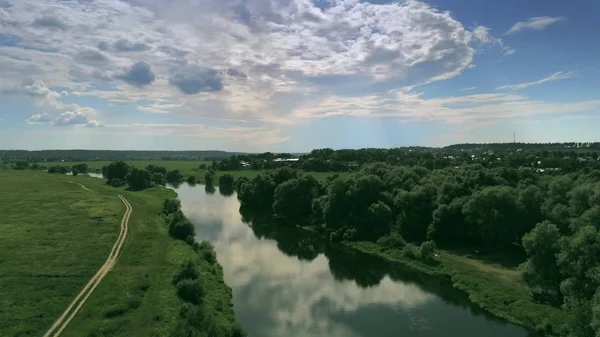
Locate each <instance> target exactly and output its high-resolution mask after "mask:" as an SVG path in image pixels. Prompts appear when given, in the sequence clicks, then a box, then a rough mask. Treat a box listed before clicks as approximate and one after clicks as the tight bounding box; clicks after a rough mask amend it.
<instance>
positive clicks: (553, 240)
mask: <svg viewBox="0 0 600 337" xmlns="http://www.w3.org/2000/svg"><path fill="white" fill-rule="evenodd" d="M560 239H561V235H560V231H559V230H558V227H557V226H556V225H555V224H552V223H550V222H549V221H544V222H541V223H539V224H537V225H536V226H535V228H534V229H533V230H531V231H530V232H529V233H527V234H525V235H524V236H523V240H522V242H523V248H524V249H525V252H526V253H527V255H528V256H529V259H528V260H527V262H526V263H525V265H524V268H525V273H524V275H523V276H524V278H525V281H527V283H528V284H530V285H532V286H540V287H541V288H542V289H543V290H545V291H548V292H550V293H552V294H553V295H554V296H559V295H560V289H559V285H560V281H561V275H560V270H559V268H558V264H557V261H556V256H557V254H558V253H559V252H560Z"/></svg>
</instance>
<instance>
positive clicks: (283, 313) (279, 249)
mask: <svg viewBox="0 0 600 337" xmlns="http://www.w3.org/2000/svg"><path fill="white" fill-rule="evenodd" d="M173 188H174V189H175V191H176V192H177V194H178V195H179V198H180V199H181V205H182V210H183V212H184V213H185V215H186V216H187V217H188V219H189V220H190V221H192V222H193V223H194V224H195V225H196V231H197V239H198V240H209V241H210V242H212V243H213V245H214V246H215V249H216V252H217V258H218V260H219V262H220V264H221V265H222V266H223V270H224V275H225V281H226V282H227V284H228V285H229V286H230V287H231V288H232V289H233V304H234V310H235V314H236V318H237V319H238V321H239V322H240V323H241V324H242V326H243V327H244V329H245V330H246V332H247V333H248V336H249V337H273V336H286V337H309V336H310V337H313V336H328V337H384V336H385V337H393V336H416V337H438V336H439V337H448V336H450V337H454V336H456V337H469V336H472V337H481V336H486V337H496V336H497V337H500V336H501V337H507V336H510V337H521V336H523V337H524V336H529V337H531V336H534V334H532V333H528V332H527V331H526V330H525V329H523V328H521V327H518V326H515V325H511V324H507V323H505V322H503V321H501V320H499V319H495V318H493V317H491V316H490V315H488V314H486V313H484V312H482V311H481V310H480V309H478V308H477V307H475V306H474V305H471V304H470V303H469V302H468V300H467V298H466V296H465V295H464V294H462V293H460V292H457V291H456V290H455V289H454V288H452V287H451V286H449V285H447V284H440V283H439V282H438V281H436V280H432V279H427V278H423V277H422V276H419V275H412V274H411V273H409V272H406V271H403V270H401V269H399V268H397V267H395V268H394V267H393V266H390V265H388V264H387V263H386V262H385V261H382V260H380V259H375V258H371V257H367V256H364V255H363V254H358V253H357V252H347V251H341V250H339V249H338V250H336V249H332V248H330V247H329V248H328V247H325V246H326V245H324V244H323V243H319V240H318V238H316V237H311V235H310V234H306V232H304V231H299V230H293V229H289V230H287V229H286V230H285V231H282V230H281V228H279V229H278V228H273V227H272V226H269V225H265V224H263V223H262V222H261V221H259V220H254V223H252V222H250V221H248V220H245V221H243V220H242V216H241V215H240V212H239V207H240V204H239V202H238V200H237V198H236V196H235V195H229V196H223V195H220V193H219V190H218V188H217V190H216V191H208V192H207V191H206V190H205V186H204V185H197V186H189V185H187V184H182V185H181V186H179V187H173Z"/></svg>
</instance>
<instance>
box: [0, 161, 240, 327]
mask: <svg viewBox="0 0 600 337" xmlns="http://www.w3.org/2000/svg"><path fill="white" fill-rule="evenodd" d="M78 184H83V185H85V186H86V187H87V188H88V189H89V190H91V191H88V190H85V189H83V188H82V186H80V185H78ZM0 186H2V194H1V195H0V198H1V200H0V201H1V202H0V211H1V212H2V214H3V217H2V220H1V221H0V224H1V225H2V229H3V235H2V238H0V247H2V248H1V249H2V254H1V256H2V259H1V261H0V270H1V272H0V289H1V290H0V298H2V305H1V306H0V335H2V336H40V335H42V334H43V332H44V331H45V330H46V329H48V328H49V327H50V325H51V324H52V322H53V321H54V320H55V319H56V318H57V317H58V316H59V315H60V314H61V313H62V311H64V310H65V308H66V307H67V305H68V304H69V303H70V302H71V301H72V299H73V297H74V296H75V294H76V293H77V292H78V291H79V290H80V289H81V288H83V286H84V285H85V284H86V283H87V281H88V280H89V279H90V278H91V276H92V275H93V274H94V273H95V272H96V270H97V269H98V267H99V266H100V265H101V264H102V263H103V261H104V260H105V259H106V256H107V255H108V252H109V251H110V248H111V246H112V245H113V243H114V240H115V239H116V237H117V234H118V228H119V222H120V218H121V216H122V213H123V211H124V206H123V205H122V203H121V201H120V200H119V198H117V196H116V193H117V192H118V193H119V194H122V195H124V196H125V197H126V198H127V200H128V201H129V202H130V204H131V205H132V206H133V213H132V215H131V219H130V226H129V234H128V237H127V241H126V243H125V246H124V249H123V253H122V255H121V256H119V258H118V261H117V264H116V265H115V267H114V268H113V270H111V271H110V272H109V273H108V275H107V276H106V278H105V279H104V280H103V282H102V283H100V285H99V286H98V288H96V290H95V292H94V293H93V294H92V296H91V297H90V298H89V300H88V301H87V302H86V304H85V305H84V306H83V308H82V310H81V311H80V312H79V313H78V315H77V316H75V318H74V320H73V321H72V322H71V323H70V325H69V326H68V327H67V329H66V330H64V332H63V334H62V335H63V336H94V337H98V336H223V337H224V336H232V337H233V336H243V335H244V333H243V331H242V330H241V329H240V328H239V326H238V325H237V324H236V322H235V318H234V315H233V309H232V304H231V289H230V288H229V287H228V286H227V285H226V284H225V283H224V281H223V277H222V271H221V267H220V266H219V264H218V262H217V261H216V259H215V253H214V251H213V250H212V246H211V245H210V244H208V243H206V242H205V243H194V242H192V240H191V239H190V238H188V237H187V236H186V237H185V239H186V240H179V238H180V236H178V234H177V233H176V232H174V231H173V229H172V228H170V226H169V225H170V224H172V221H171V220H172V218H173V215H172V213H173V212H172V211H171V210H172V209H165V205H166V204H173V201H170V202H165V200H175V197H176V195H175V193H174V192H173V191H171V190H168V189H165V188H161V187H153V188H148V189H145V190H144V191H141V192H132V191H128V190H127V189H125V187H119V188H113V187H111V186H107V185H106V184H105V183H103V182H102V180H100V179H95V178H89V177H83V176H65V175H52V174H47V173H41V172H32V171H17V170H11V171H0ZM175 204H177V203H176V202H175ZM175 212H176V213H177V214H178V215H177V216H178V217H179V219H180V220H181V221H184V220H183V219H184V218H182V215H181V214H180V211H179V210H178V209H177V210H176V211H175ZM169 214H170V215H169ZM171 227H173V226H171ZM187 234H188V236H190V235H191V237H193V235H194V231H193V227H192V228H187ZM25 237H26V238H27V241H28V243H29V244H27V245H24V244H23V241H22V239H23V238H25Z"/></svg>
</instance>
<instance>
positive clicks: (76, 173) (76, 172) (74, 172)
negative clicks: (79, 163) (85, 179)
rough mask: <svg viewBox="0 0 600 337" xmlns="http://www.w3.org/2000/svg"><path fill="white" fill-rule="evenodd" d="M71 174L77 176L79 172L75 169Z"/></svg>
mask: <svg viewBox="0 0 600 337" xmlns="http://www.w3.org/2000/svg"><path fill="white" fill-rule="evenodd" d="M71 174H72V175H74V176H77V175H78V174H79V171H78V170H77V169H72V170H71Z"/></svg>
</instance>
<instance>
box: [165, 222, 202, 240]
mask: <svg viewBox="0 0 600 337" xmlns="http://www.w3.org/2000/svg"><path fill="white" fill-rule="evenodd" d="M169 234H170V235H171V236H172V237H174V238H176V239H180V240H186V239H187V237H188V236H192V237H193V236H196V229H195V228H194V225H193V224H192V223H191V222H189V221H188V220H183V221H178V222H177V221H173V222H171V224H170V225H169Z"/></svg>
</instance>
